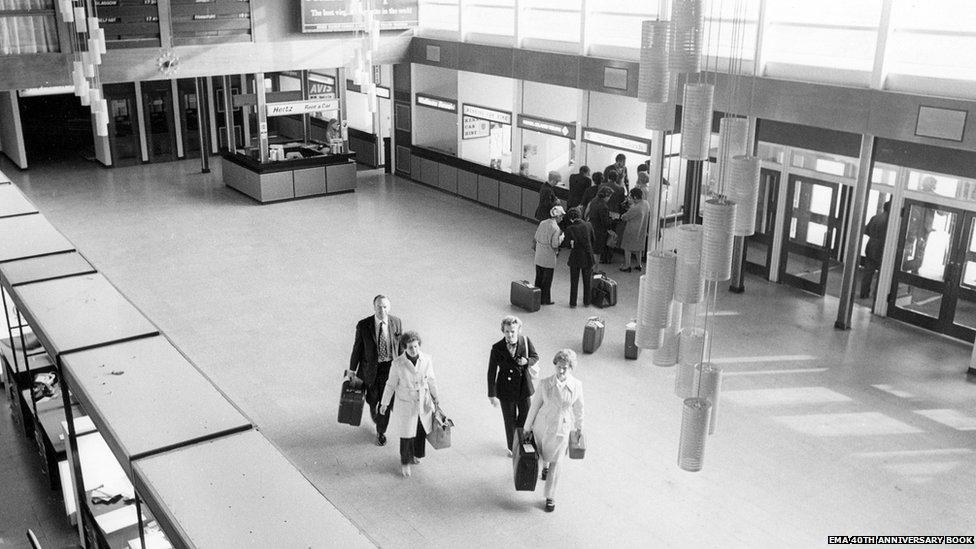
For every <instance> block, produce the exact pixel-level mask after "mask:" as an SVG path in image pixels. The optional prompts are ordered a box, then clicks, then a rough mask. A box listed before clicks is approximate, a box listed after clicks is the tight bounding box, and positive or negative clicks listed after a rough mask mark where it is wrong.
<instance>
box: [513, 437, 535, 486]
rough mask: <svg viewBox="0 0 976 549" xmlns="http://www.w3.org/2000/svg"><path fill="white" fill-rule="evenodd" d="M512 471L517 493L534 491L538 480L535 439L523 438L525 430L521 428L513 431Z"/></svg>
mask: <svg viewBox="0 0 976 549" xmlns="http://www.w3.org/2000/svg"><path fill="white" fill-rule="evenodd" d="M512 469H513V472H514V475H515V489H516V490H517V491H519V492H532V491H534V490H535V483H536V481H537V480H538V478H539V453H538V452H537V451H536V448H535V437H534V436H531V435H530V436H528V437H527V436H525V430H524V429H522V428H521V427H519V428H517V429H515V437H514V440H513V441H512Z"/></svg>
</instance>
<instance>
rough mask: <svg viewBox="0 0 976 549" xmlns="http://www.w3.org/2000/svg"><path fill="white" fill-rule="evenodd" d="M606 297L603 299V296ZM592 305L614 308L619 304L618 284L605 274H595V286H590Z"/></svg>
mask: <svg viewBox="0 0 976 549" xmlns="http://www.w3.org/2000/svg"><path fill="white" fill-rule="evenodd" d="M604 295H605V296H606V299H603V298H602V297H601V296H604ZM590 297H591V299H590V303H593V305H595V306H597V307H600V308H601V309H602V308H603V307H613V306H614V305H616V304H617V282H616V281H615V280H613V279H612V278H610V277H608V276H607V274H606V273H604V272H597V273H593V284H592V285H591V286H590Z"/></svg>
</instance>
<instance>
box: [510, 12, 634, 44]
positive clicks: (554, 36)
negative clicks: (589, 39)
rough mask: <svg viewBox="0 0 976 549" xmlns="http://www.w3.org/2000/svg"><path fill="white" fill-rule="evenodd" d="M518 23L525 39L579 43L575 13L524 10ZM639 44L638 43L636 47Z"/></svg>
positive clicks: (578, 22) (577, 19)
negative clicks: (520, 22) (520, 23)
mask: <svg viewBox="0 0 976 549" xmlns="http://www.w3.org/2000/svg"><path fill="white" fill-rule="evenodd" d="M522 14H523V17H522V18H521V19H520V21H524V23H522V34H523V36H525V37H526V38H542V39H545V40H558V41H561V42H579V38H580V14H579V12H578V11H576V12H565V11H551V10H545V9H526V10H525V11H524V12H523V13H522ZM639 44H640V42H638V45H639Z"/></svg>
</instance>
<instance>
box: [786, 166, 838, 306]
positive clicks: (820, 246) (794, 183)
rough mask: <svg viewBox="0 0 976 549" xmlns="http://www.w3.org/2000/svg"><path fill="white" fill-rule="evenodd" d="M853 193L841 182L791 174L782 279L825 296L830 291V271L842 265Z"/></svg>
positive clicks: (787, 194) (788, 189) (836, 269)
mask: <svg viewBox="0 0 976 549" xmlns="http://www.w3.org/2000/svg"><path fill="white" fill-rule="evenodd" d="M844 190H846V189H844ZM849 194H850V193H849V192H842V189H841V185H840V184H838V183H833V182H829V181H820V180H817V179H811V178H808V177H805V176H799V175H792V174H791V175H790V176H789V187H788V188H787V193H786V196H787V203H786V216H785V219H784V220H783V223H784V225H783V230H784V236H786V238H785V239H784V243H783V253H782V255H781V257H780V264H779V279H780V281H781V282H783V283H785V284H789V285H791V286H795V287H797V288H800V289H802V290H806V291H808V292H812V293H815V294H817V295H821V296H822V295H825V294H826V293H827V284H828V278H829V274H830V272H831V271H839V270H840V268H841V267H842V264H841V263H840V261H838V258H840V257H841V253H842V251H843V250H842V241H843V225H844V219H845V218H846V217H847V215H846V212H847V203H848V199H847V196H848V195H849ZM837 274H839V273H837ZM834 278H838V280H839V277H837V276H835V277H834Z"/></svg>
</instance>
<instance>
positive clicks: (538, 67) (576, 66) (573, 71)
mask: <svg viewBox="0 0 976 549" xmlns="http://www.w3.org/2000/svg"><path fill="white" fill-rule="evenodd" d="M579 74H580V58H579V57H578V56H576V55H563V54H560V53H548V52H541V51H529V50H515V78H518V79H520V80H531V81H533V82H542V83H544V84H554V85H556V86H565V87H567V88H576V87H578V86H579Z"/></svg>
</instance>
